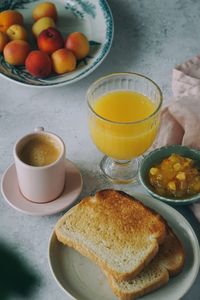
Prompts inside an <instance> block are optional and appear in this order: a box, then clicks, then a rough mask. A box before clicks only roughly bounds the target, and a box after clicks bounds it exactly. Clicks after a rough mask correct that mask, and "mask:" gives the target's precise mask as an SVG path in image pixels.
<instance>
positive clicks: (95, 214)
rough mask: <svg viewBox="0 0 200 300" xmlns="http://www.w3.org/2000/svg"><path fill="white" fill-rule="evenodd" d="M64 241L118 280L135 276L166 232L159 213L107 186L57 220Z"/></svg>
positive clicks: (150, 256)
mask: <svg viewBox="0 0 200 300" xmlns="http://www.w3.org/2000/svg"><path fill="white" fill-rule="evenodd" d="M55 233H56V236H57V238H58V240H59V241H60V242H62V243H63V244H66V245H68V246H70V247H73V248H74V249H76V250H78V251H79V252H80V253H81V254H82V255H85V256H87V257H89V258H90V259H91V260H93V261H94V262H96V263H97V264H98V265H99V266H100V267H101V268H103V269H104V270H106V271H107V272H108V273H109V274H111V275H112V276H114V278H115V279H117V280H128V279H132V278H133V277H135V276H136V275H137V274H138V273H139V272H140V271H141V270H142V269H143V268H144V267H145V266H146V265H147V264H148V263H149V262H150V261H151V260H152V259H153V258H154V256H155V255H156V254H157V252H158V249H159V244H161V243H162V242H163V241H164V239H165V235H166V222H165V221H164V220H163V219H162V218H161V216H160V215H159V214H157V213H156V212H154V211H152V210H151V209H149V208H148V207H146V206H144V205H143V204H142V203H141V202H140V201H138V200H136V199H134V198H132V197H131V196H129V195H127V194H125V193H123V192H120V191H115V190H103V191H99V192H97V193H96V195H94V196H90V197H86V198H85V199H83V200H82V201H81V202H80V203H79V204H77V205H76V206H74V207H73V208H72V209H70V210H69V211H68V212H67V213H66V214H65V215H64V216H63V217H62V218H61V219H60V220H59V221H58V223H57V224H56V227H55Z"/></svg>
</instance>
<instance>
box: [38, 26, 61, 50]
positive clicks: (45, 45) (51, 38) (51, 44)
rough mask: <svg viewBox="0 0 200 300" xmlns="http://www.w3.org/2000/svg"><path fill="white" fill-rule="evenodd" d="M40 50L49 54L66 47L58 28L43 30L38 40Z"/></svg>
mask: <svg viewBox="0 0 200 300" xmlns="http://www.w3.org/2000/svg"><path fill="white" fill-rule="evenodd" d="M37 44H38V48H39V49H40V50H41V51H44V52H45V53H47V54H52V53H53V52H54V51H56V50H58V49H60V48H63V47H64V40H63V37H62V35H61V33H60V32H59V31H58V30H57V29H56V28H51V27H50V28H48V29H45V30H43V31H42V32H41V33H40V35H39V37H38V38H37Z"/></svg>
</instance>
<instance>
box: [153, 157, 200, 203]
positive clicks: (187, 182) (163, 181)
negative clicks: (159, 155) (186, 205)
mask: <svg viewBox="0 0 200 300" xmlns="http://www.w3.org/2000/svg"><path fill="white" fill-rule="evenodd" d="M148 175H149V181H150V183H151V185H152V186H153V187H154V190H155V192H156V193H157V194H159V195H161V196H169V197H174V198H180V199H181V198H185V197H189V196H192V195H195V194H197V193H199V192H200V172H199V170H198V169H197V168H196V167H195V162H194V160H192V159H191V158H187V157H184V156H181V155H179V154H174V153H173V154H171V155H170V156H169V157H167V158H165V159H164V160H163V161H162V162H161V163H160V164H158V165H156V166H154V167H152V168H151V169H150V170H149V174H148Z"/></svg>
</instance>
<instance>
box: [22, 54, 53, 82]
mask: <svg viewBox="0 0 200 300" xmlns="http://www.w3.org/2000/svg"><path fill="white" fill-rule="evenodd" d="M25 67H26V69H27V71H28V72H29V73H30V74H31V75H33V76H36V77H41V78H43V77H47V76H48V75H50V73H51V59H50V57H49V56H48V54H46V53H44V52H42V51H40V50H33V51H31V52H30V53H29V55H28V57H27V58H26V61H25Z"/></svg>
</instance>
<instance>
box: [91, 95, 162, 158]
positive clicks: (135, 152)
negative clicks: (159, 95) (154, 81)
mask: <svg viewBox="0 0 200 300" xmlns="http://www.w3.org/2000/svg"><path fill="white" fill-rule="evenodd" d="M92 108H93V110H94V111H95V113H96V114H97V115H95V114H93V115H91V116H90V120H89V127H90V133H91V137H92V139H93V142H94V143H95V145H96V146H97V147H98V148H99V150H100V151H101V152H103V153H104V154H106V155H107V156H110V157H112V158H114V159H119V160H129V159H132V158H134V157H137V156H139V155H141V154H143V153H144V152H145V151H146V150H147V149H148V148H149V147H150V146H151V144H152V142H153V140H154V139H155V136H156V132H157V128H158V124H159V120H158V116H157V114H155V115H153V116H151V115H152V114H153V112H154V111H155V110H156V106H155V104H154V103H153V102H152V101H151V100H150V99H149V98H148V97H147V96H145V95H143V94H140V93H137V92H132V91H113V92H109V93H107V94H105V95H103V96H101V97H100V98H98V99H97V100H96V101H95V102H94V103H93V106H92ZM99 116H100V117H99ZM149 116H151V117H149ZM148 117H149V118H148ZM144 119H145V121H144Z"/></svg>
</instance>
